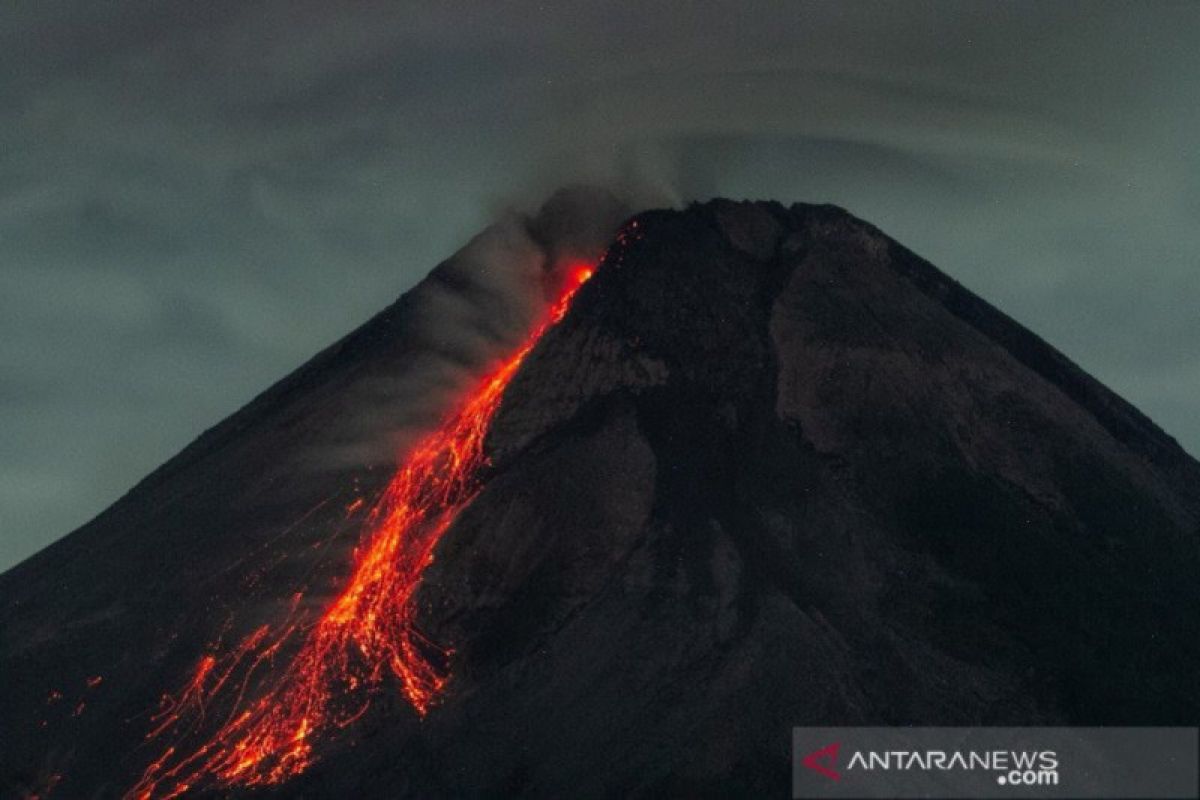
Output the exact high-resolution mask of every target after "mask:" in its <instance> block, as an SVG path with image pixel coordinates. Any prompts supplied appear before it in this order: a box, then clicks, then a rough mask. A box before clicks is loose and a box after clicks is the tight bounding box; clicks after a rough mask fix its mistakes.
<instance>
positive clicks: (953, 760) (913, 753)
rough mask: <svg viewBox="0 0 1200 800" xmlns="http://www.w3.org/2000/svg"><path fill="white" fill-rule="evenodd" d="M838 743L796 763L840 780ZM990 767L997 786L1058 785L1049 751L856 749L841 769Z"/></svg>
mask: <svg viewBox="0 0 1200 800" xmlns="http://www.w3.org/2000/svg"><path fill="white" fill-rule="evenodd" d="M841 748H842V743H841V742H834V743H833V744H830V745H826V746H825V747H822V748H821V749H819V750H814V751H813V752H811V753H809V754H808V755H806V756H804V758H802V759H801V761H800V763H801V764H803V765H804V766H805V767H807V768H808V769H810V770H812V771H813V772H816V773H817V774H819V775H824V776H825V777H826V778H829V779H830V780H834V781H838V780H841V779H842V773H841V772H839V771H838V770H837V769H836V768H835V767H837V765H838V753H839V752H840V751H841ZM976 769H978V770H990V771H991V772H993V773H994V774H995V779H996V783H997V784H999V785H1000V786H1021V785H1028V786H1056V785H1058V754H1057V753H1056V752H1055V751H1053V750H985V751H982V752H981V751H976V750H965V751H964V750H953V751H946V750H882V751H881V750H858V749H855V750H853V751H852V754H851V755H850V757H849V759H848V761H847V763H846V766H845V770H846V773H847V774H853V773H854V772H856V771H860V770H861V771H864V772H873V771H875V770H880V771H883V772H888V771H890V770H896V771H899V772H903V771H910V770H924V771H942V772H950V771H953V770H976Z"/></svg>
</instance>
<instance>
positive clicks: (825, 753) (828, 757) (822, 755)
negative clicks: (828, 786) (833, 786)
mask: <svg viewBox="0 0 1200 800" xmlns="http://www.w3.org/2000/svg"><path fill="white" fill-rule="evenodd" d="M841 749H842V743H841V742H834V743H833V744H829V745H825V746H824V747H822V748H821V749H820V750H814V751H813V752H811V753H809V754H808V755H806V756H805V757H804V758H803V759H802V760H801V762H800V763H801V764H803V765H804V766H806V767H808V768H809V769H811V770H812V771H813V772H816V773H818V774H820V775H824V776H825V777H826V778H829V779H830V780H831V781H840V780H841V779H842V775H841V773H840V772H838V771H837V770H835V769H834V768H833V767H834V765H835V764H837V757H838V751H839V750H841Z"/></svg>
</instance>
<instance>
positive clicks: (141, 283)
mask: <svg viewBox="0 0 1200 800" xmlns="http://www.w3.org/2000/svg"><path fill="white" fill-rule="evenodd" d="M1198 42H1200V3H1194V2H1188V3H1180V4H1174V5H1171V4H1154V3H1136V4H1135V3H1119V4H1113V5H1107V4H1102V3H1098V2H1087V3H1083V4H1072V3H1066V2H1057V3H1037V4H1034V3H1022V4H1016V3H1012V4H1008V3H1006V4H999V3H991V2H989V3H979V4H976V3H964V2H954V3H885V4H866V3H858V4H853V3H845V2H828V3H820V4H807V3H799V2H788V1H786V0H782V1H781V2H777V3H769V4H764V3H753V2H745V1H744V0H743V1H742V2H729V3H712V2H710V3H700V2H671V3H653V2H635V3H627V4H624V3H598V2H589V3H564V2H556V3H545V4H538V3H529V2H524V3H502V2H471V3H463V4H458V5H456V4H450V3H440V2H439V3H428V2H425V3H416V4H409V3H398V2H378V3H365V2H329V0H321V2H311V3H307V2H289V3H271V2H257V3H248V2H245V0H237V1H236V2H221V1H220V0H217V1H215V2H194V0H182V1H180V0H153V1H152V2H150V1H147V2H101V0H79V1H78V2H55V1H54V0H31V1H30V2H25V1H23V0H11V1H10V2H8V3H5V4H4V9H3V10H2V11H0V414H2V415H3V416H2V417H0V419H2V425H0V569H3V568H5V567H7V566H9V565H11V564H13V563H15V562H16V561H17V560H19V559H21V558H23V557H25V556H27V555H29V554H30V553H32V552H33V551H34V550H36V549H38V548H40V547H42V546H44V545H45V544H47V543H49V542H50V541H52V540H53V539H55V538H57V537H59V536H61V535H62V534H64V533H66V532H68V531H69V530H71V529H72V528H74V527H76V526H77V525H79V524H81V523H83V522H85V521H86V520H87V519H89V518H90V517H91V516H93V515H94V514H96V513H97V512H99V511H100V510H101V509H103V508H104V507H105V506H106V505H108V504H109V503H110V502H112V501H113V500H115V499H116V498H117V497H118V496H119V495H120V494H121V493H122V492H124V491H125V490H126V489H128V488H129V487H130V486H132V484H133V483H134V482H136V481H137V480H138V479H139V478H140V477H142V476H143V475H145V474H146V473H147V472H148V471H150V470H151V469H153V468H154V467H155V466H157V465H158V464H160V463H161V462H162V461H164V460H165V459H166V458H168V457H169V456H171V455H172V454H173V453H174V452H176V451H178V450H179V449H180V448H181V447H182V446H183V445H185V444H186V443H187V442H188V441H190V440H191V439H192V438H193V437H195V436H196V435H197V434H198V433H200V432H201V431H202V430H204V429H205V428H207V427H209V426H211V425H213V424H214V423H216V422H218V421H219V420H220V419H221V418H223V417H224V416H226V415H227V414H229V413H231V412H233V411H234V410H236V409H237V408H238V407H240V406H241V405H242V404H243V403H245V402H246V401H247V400H249V399H250V398H251V397H252V396H253V395H254V394H256V393H257V392H258V391H260V390H262V389H263V388H265V387H266V386H267V385H269V384H270V383H271V382H272V381H274V380H275V379H277V378H279V377H281V376H282V375H284V374H285V373H287V372H288V371H289V370H291V369H292V368H294V367H295V366H297V365H298V364H300V363H301V362H302V361H303V360H305V358H307V357H308V356H309V355H311V354H312V353H314V352H315V351H316V350H318V349H319V348H320V347H322V346H323V345H325V344H327V343H329V342H330V341H331V340H333V339H334V338H336V337H338V336H340V335H341V334H343V333H345V332H346V331H348V330H349V329H351V328H352V327H354V326H355V325H357V324H358V323H360V322H362V321H363V320H365V319H366V318H367V317H368V316H369V315H370V314H372V313H373V312H374V311H377V310H378V309H379V308H381V307H382V306H384V305H386V304H387V303H388V302H389V301H390V300H391V299H392V298H394V297H395V296H396V295H398V294H399V293H400V292H402V291H403V290H405V289H406V288H408V287H409V286H411V285H412V284H413V283H414V282H415V281H416V280H418V279H419V278H420V277H421V276H423V275H424V274H425V273H426V272H427V271H428V270H429V269H430V268H431V267H432V266H433V265H434V264H435V263H436V262H438V261H439V260H441V259H442V258H444V257H445V256H447V255H449V254H450V253H451V252H452V251H454V250H455V249H457V247H458V246H459V245H461V244H462V243H463V242H464V241H465V240H466V239H467V238H468V237H469V236H470V235H471V234H472V233H474V232H476V231H477V230H478V229H480V228H481V227H483V225H485V224H486V223H487V221H488V220H489V219H490V218H491V217H492V216H493V214H494V213H495V212H496V210H497V209H499V208H501V207H503V206H505V205H507V204H512V203H516V204H518V205H521V204H525V205H534V204H536V201H537V200H538V199H540V197H541V196H542V195H544V194H545V193H547V192H548V191H549V190H550V189H552V188H554V187H555V186H557V185H559V184H562V183H565V182H568V181H574V180H606V179H608V180H611V179H635V178H636V179H640V180H643V181H649V182H652V183H656V184H662V185H666V186H669V187H672V188H673V189H674V190H675V191H676V192H677V194H678V195H679V196H681V197H684V198H693V197H697V198H703V197H707V196H711V195H714V194H722V195H727V196H733V197H763V198H775V199H779V200H783V201H788V202H790V201H794V200H804V201H813V202H817V201H829V202H834V203H837V204H839V205H842V206H844V207H846V208H848V209H849V210H851V211H852V212H854V213H856V214H858V215H859V216H861V217H864V218H866V219H868V220H869V221H871V222H873V223H875V224H877V225H879V226H880V227H881V228H883V229H884V230H885V231H887V232H888V233H890V234H891V235H893V236H895V237H896V238H898V239H900V240H901V241H902V242H904V243H906V244H907V245H909V246H910V247H912V248H913V249H915V250H916V251H917V252H918V253H920V254H922V255H924V256H925V257H927V258H929V259H930V260H932V261H933V262H934V263H935V264H937V265H938V266H940V267H941V268H943V269H944V270H946V271H947V272H949V273H950V274H951V275H953V276H955V277H956V278H958V279H959V280H961V281H963V282H964V283H965V284H967V286H969V287H971V288H972V289H974V290H976V291H977V292H979V293H980V294H982V295H983V296H984V297H985V298H987V299H989V300H991V301H992V302H994V303H995V304H997V305H999V306H1000V307H1001V308H1002V309H1004V310H1005V311H1007V312H1008V313H1010V314H1011V315H1013V316H1015V317H1016V318H1017V319H1018V320H1020V321H1022V322H1024V323H1025V324H1027V325H1029V326H1030V327H1032V328H1033V329H1034V330H1035V331H1037V332H1038V333H1040V334H1042V335H1043V336H1045V337H1046V338H1047V339H1049V340H1050V341H1051V342H1052V343H1054V344H1055V345H1057V346H1058V347H1059V348H1060V349H1062V350H1064V351H1065V352H1066V353H1067V354H1068V355H1069V356H1071V357H1072V358H1074V359H1075V360H1076V361H1078V362H1079V363H1080V364H1081V365H1082V366H1083V367H1084V368H1086V369H1088V370H1089V371H1091V372H1092V373H1093V374H1095V375H1096V376H1097V377H1099V378H1100V379H1101V380H1103V381H1104V382H1106V383H1107V384H1109V385H1110V386H1112V387H1113V388H1115V389H1116V390H1117V391H1118V392H1120V393H1122V394H1123V395H1124V396H1126V397H1127V398H1129V399H1130V400H1132V401H1133V402H1134V403H1135V404H1137V405H1138V406H1139V407H1141V408H1142V409H1143V410H1145V411H1146V412H1147V413H1149V414H1150V416H1151V417H1152V418H1154V419H1155V420H1156V421H1157V422H1159V423H1160V424H1161V425H1162V426H1163V427H1165V428H1166V429H1167V430H1168V431H1169V432H1170V433H1172V434H1174V435H1175V436H1176V437H1177V438H1179V439H1180V441H1181V442H1182V443H1183V444H1184V446H1185V447H1187V448H1188V449H1189V450H1190V451H1191V452H1192V453H1193V454H1195V453H1197V452H1200V415H1197V414H1196V413H1195V412H1196V411H1197V402H1196V401H1197V398H1198V397H1200V313H1198V312H1197V307H1200V269H1198V267H1200V263H1198V261H1200V148H1198V147H1197V146H1196V140H1197V138H1198V135H1197V134H1198V131H1200V47H1197V43H1198Z"/></svg>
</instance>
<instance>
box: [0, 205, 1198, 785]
mask: <svg viewBox="0 0 1200 800" xmlns="http://www.w3.org/2000/svg"><path fill="white" fill-rule="evenodd" d="M606 236H607V234H606ZM534 238H538V237H534ZM541 238H542V240H545V238H546V237H545V235H544V232H543V235H542V237H541ZM560 255H561V254H560ZM556 259H557V262H561V264H562V265H565V266H560V268H557V269H556V270H554V271H550V272H546V273H545V275H551V276H553V279H552V280H549V281H548V282H547V281H542V282H543V284H545V286H546V291H547V293H548V294H547V298H548V304H547V305H546V307H545V308H541V309H540V310H537V311H536V312H531V313H529V314H527V315H526V316H525V317H523V318H522V319H523V320H524V323H523V325H524V327H523V328H522V331H523V333H522V335H521V336H519V337H516V338H515V339H514V340H512V341H510V342H509V343H508V345H507V349H506V350H504V351H503V352H501V353H497V354H495V357H493V358H492V359H491V361H490V362H489V367H488V369H487V370H485V371H483V372H481V373H479V374H478V375H474V377H473V378H472V380H471V381H464V382H462V386H463V387H465V388H463V389H462V391H461V392H459V393H458V394H457V395H455V396H454V397H453V398H450V397H449V395H445V396H442V395H439V396H438V398H437V402H436V403H434V404H433V405H434V406H436V408H434V410H433V411H430V410H429V409H428V408H426V409H424V410H423V411H422V412H421V413H422V414H424V415H425V417H422V419H423V420H424V422H422V423H421V424H420V425H417V424H415V423H413V421H412V419H411V418H410V417H411V416H412V413H411V412H412V408H416V407H417V406H420V405H421V403H422V402H424V401H425V399H426V397H427V394H428V393H425V392H423V391H421V390H420V387H421V386H422V385H423V384H420V383H419V382H418V383H413V382H412V381H409V380H408V379H407V378H404V376H406V375H410V373H411V374H415V373H414V372H413V370H414V369H415V366H414V364H418V363H419V362H421V359H422V353H423V351H422V349H421V346H419V343H418V342H419V340H420V339H421V336H422V335H423V334H421V330H424V329H422V328H421V325H420V324H418V318H420V317H421V316H422V314H427V310H426V311H422V309H423V308H426V307H425V306H422V305H421V302H420V298H421V297H425V296H427V295H428V292H429V285H428V282H427V285H426V286H425V287H424V288H418V289H417V290H415V291H414V292H413V293H410V295H406V296H405V297H403V298H401V299H400V300H399V301H398V302H397V303H395V304H394V305H393V306H391V307H390V308H388V309H387V310H385V311H384V312H382V313H381V314H380V315H379V316H378V317H376V318H375V319H373V320H372V321H370V322H368V323H367V324H366V325H364V326H363V327H362V328H360V329H359V330H358V331H356V332H355V333H353V334H351V335H350V336H349V337H347V338H346V339H344V340H342V341H341V342H339V343H338V344H337V345H335V346H333V347H332V348H330V349H329V350H327V351H325V352H323V353H322V354H320V355H318V356H317V357H316V358H314V359H313V360H312V361H311V362H309V363H308V364H307V365H305V366H304V367H302V368H301V369H299V370H298V371H297V372H296V373H294V374H293V375H291V376H289V377H288V378H286V379H284V380H283V381H281V382H280V383H279V384H277V385H276V386H274V387H273V388H271V389H270V390H269V391H267V392H266V393H264V394H263V395H262V396H260V397H259V398H258V399H256V400H255V401H254V402H253V403H251V404H250V405H249V406H247V407H246V408H244V409H242V410H241V411H240V412H238V413H237V414H235V415H233V416H232V417H230V418H229V419H228V420H226V421H225V422H223V423H222V424H220V425H219V426H217V427H216V428H214V429H213V430H211V431H209V432H208V433H206V434H205V435H204V436H202V437H201V438H200V439H199V440H197V441H196V442H195V443H193V444H192V445H191V446H189V447H188V448H186V449H185V450H184V451H183V452H181V453H180V454H179V455H178V456H177V457H175V458H174V459H172V460H171V461H170V462H168V463H167V464H166V465H164V466H163V467H162V468H160V469H159V470H158V471H156V472H155V473H153V474H152V475H150V476H149V477H148V478H147V479H146V480H144V481H143V482H142V483H141V484H139V485H138V486H137V487H135V488H134V489H133V490H132V491H131V492H130V493H129V494H128V495H126V496H125V497H123V498H122V499H121V500H120V501H118V502H117V503H116V504H114V505H113V506H112V507H111V508H109V509H108V510H107V511H105V512H104V513H103V514H101V515H100V516H99V517H97V518H96V519H95V520H94V521H92V522H91V523H89V524H88V525H85V526H84V527H83V528H81V529H79V530H78V531H76V532H74V533H73V534H71V535H70V536H68V537H66V538H65V539H63V540H61V541H60V542H58V543H56V544H55V545H53V546H51V547H49V548H47V549H46V550H44V551H42V552H41V553H39V554H38V555H36V556H34V557H33V558H31V559H29V560H28V561H26V562H24V563H23V564H21V565H19V566H18V567H16V568H15V569H13V570H11V571H9V572H8V573H6V574H5V575H3V576H2V577H0V636H2V639H0V676H2V677H3V689H2V691H0V719H2V720H3V725H4V732H5V736H4V741H3V747H0V781H3V783H2V784H0V785H2V786H3V787H4V791H5V792H7V793H8V794H15V795H16V796H22V794H24V795H25V796H38V797H45V796H47V795H49V796H53V797H71V798H74V797H120V796H131V797H167V796H177V795H180V794H184V795H189V796H190V795H201V796H203V795H205V794H213V795H217V796H227V795H232V796H240V795H242V794H247V795H255V796H257V795H260V794H261V795H267V796H274V795H279V796H288V797H295V796H303V797H309V798H318V797H363V798H385V797H387V798H392V797H412V798H418V797H420V798H428V797H484V796H486V797H568V796H569V797H603V796H634V797H660V796H689V797H691V796H699V795H705V796H711V795H719V796H742V795H752V796H776V797H785V796H788V794H787V792H788V787H789V786H790V782H789V781H790V777H789V776H790V769H791V764H790V752H789V746H790V735H791V728H792V726H796V725H843V724H844V725H855V724H882V725H899V724H948V725H966V724H981V725H989V724H1020V725H1040V724H1100V725H1104V724H1173V723H1174V724H1179V723H1187V724H1196V722H1197V720H1200V682H1198V681H1197V679H1196V665H1197V663H1200V659H1198V656H1200V652H1198V651H1200V580H1198V579H1200V464H1197V462H1196V461H1194V460H1193V459H1192V458H1190V457H1189V456H1188V455H1187V454H1186V453H1185V452H1184V451H1183V450H1182V449H1181V448H1180V447H1179V446H1178V445H1177V444H1176V442H1175V441H1174V440H1173V439H1171V438H1170V437H1169V436H1167V435H1166V434H1164V433H1163V432H1162V431H1161V430H1159V429H1158V428H1157V427H1156V426H1155V425H1154V424H1153V423H1152V422H1151V421H1150V420H1148V419H1147V418H1146V417H1144V416H1143V415H1142V414H1140V413H1139V412H1138V411H1137V410H1136V409H1134V408H1133V407H1132V406H1130V405H1129V404H1128V403H1126V402H1124V401H1123V400H1122V399H1121V398H1119V397H1117V396H1116V395H1114V394H1113V393H1112V392H1110V391H1108V390H1107V389H1106V388H1105V387H1103V386H1102V385H1100V384H1099V383H1098V382H1097V381H1095V380H1094V379H1092V378H1091V377H1089V376H1088V375H1087V374H1085V373H1084V372H1083V371H1081V370H1080V369H1079V368H1078V367H1076V366H1075V365H1073V364H1072V363H1071V362H1070V361H1069V360H1068V359H1066V358H1065V357H1064V356H1062V355H1061V354H1060V353H1058V352H1057V351H1056V350H1054V349H1053V348H1052V347H1050V346H1049V345H1047V344H1046V343H1045V342H1043V341H1041V340H1040V339H1039V338H1038V337H1037V336H1035V335H1034V334H1032V333H1030V332H1029V331H1028V330H1026V329H1025V328H1023V327H1021V326H1020V325H1018V324H1017V323H1015V322H1014V321H1013V320H1011V319H1009V318H1008V317H1006V316H1005V315H1004V314H1003V313H1001V312H999V311H997V310H996V309H995V308H993V307H991V306H990V305H988V304H987V303H985V302H984V301H983V300H981V299H979V298H978V297H976V296H975V295H973V294H971V293H970V292H969V291H967V290H966V289H964V288H963V287H962V286H960V285H958V284H957V283H956V282H954V281H953V280H951V279H950V278H948V277H947V276H946V275H944V274H942V273H941V272H939V271H938V270H937V269H935V268H934V267H933V266H931V265H930V264H928V263H927V262H925V261H923V260H922V259H921V258H919V257H917V256H916V255H914V254H913V253H911V252H910V251H908V250H906V249H905V248H904V247H902V246H901V245H899V244H897V243H896V242H894V241H892V240H891V239H889V238H888V237H886V236H885V235H883V234H882V233H881V232H879V231H878V230H876V229H875V228H873V227H871V226H870V225H868V224H866V223H864V222H862V221H860V220H857V219H855V218H854V217H852V216H851V215H849V214H847V213H846V212H844V211H842V210H840V209H837V208H834V207H831V206H814V205H793V206H791V207H790V208H789V207H785V206H782V205H779V204H776V203H736V202H730V201H724V200H718V201H712V202H709V203H706V204H702V205H693V206H691V207H689V208H687V209H686V210H683V211H648V212H643V213H640V214H637V215H635V216H634V217H632V218H631V219H629V220H627V221H626V222H625V223H624V224H623V225H622V226H621V227H620V231H619V233H617V234H616V235H615V237H614V238H613V240H612V242H611V244H610V246H609V247H608V250H607V252H606V254H605V255H604V256H603V257H602V258H599V257H598V258H597V259H595V260H592V261H588V260H581V259H580V258H578V257H574V256H573V257H571V258H558V257H557V256H556ZM543 277H545V276H543ZM589 277H590V280H589V279H588V278H589ZM430 281H433V282H435V283H437V284H439V285H441V286H443V288H444V287H446V286H451V287H453V286H454V285H456V282H455V278H454V275H453V274H452V272H447V271H446V270H444V269H443V270H441V271H440V272H436V271H435V273H434V275H433V276H432V277H431V279H430ZM422 293H424V294H422ZM398 376H399V377H398ZM389 387H390V388H389ZM396 387H400V388H398V389H397V388H396ZM414 387H416V388H414ZM406 404H407V405H406ZM431 414H432V417H431V418H428V417H430V415H431ZM422 426H423V427H422ZM414 427H416V428H420V429H421V430H422V433H421V434H420V435H419V436H418V435H412V436H408V437H407V438H405V437H404V436H399V435H398V434H397V433H396V432H397V431H399V430H402V429H413V428H414ZM331 432H336V434H337V435H336V436H335V435H333V433H331ZM363 442H367V443H371V442H375V443H376V444H377V447H375V448H374V449H373V448H372V447H370V446H366V447H364V446H362V443H363ZM331 443H333V444H336V445H337V446H333V445H331ZM343 445H344V446H343Z"/></svg>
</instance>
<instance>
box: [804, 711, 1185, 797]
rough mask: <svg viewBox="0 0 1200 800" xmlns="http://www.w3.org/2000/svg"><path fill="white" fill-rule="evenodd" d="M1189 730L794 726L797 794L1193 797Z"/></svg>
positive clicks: (839, 795) (807, 795)
mask: <svg viewBox="0 0 1200 800" xmlns="http://www.w3.org/2000/svg"><path fill="white" fill-rule="evenodd" d="M1198 734H1200V730H1198V729H1196V728H795V729H794V730H793V751H792V752H793V771H792V789H793V792H792V795H793V797H796V798H801V797H814V798H820V797H841V798H851V797H861V798H867V797H894V798H906V797H930V798H937V797H946V798H951V797H961V798H1027V797H1029V798H1033V797H1078V798H1110V797H1111V798H1121V797H1146V798H1151V797H1155V798H1177V797H1178V798H1183V797H1189V798H1194V797H1197V784H1198V777H1197V771H1198V767H1200V765H1198V754H1197V746H1198V741H1200V736H1198Z"/></svg>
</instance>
